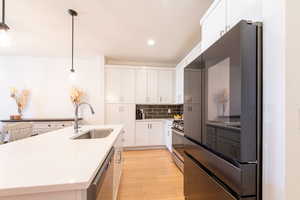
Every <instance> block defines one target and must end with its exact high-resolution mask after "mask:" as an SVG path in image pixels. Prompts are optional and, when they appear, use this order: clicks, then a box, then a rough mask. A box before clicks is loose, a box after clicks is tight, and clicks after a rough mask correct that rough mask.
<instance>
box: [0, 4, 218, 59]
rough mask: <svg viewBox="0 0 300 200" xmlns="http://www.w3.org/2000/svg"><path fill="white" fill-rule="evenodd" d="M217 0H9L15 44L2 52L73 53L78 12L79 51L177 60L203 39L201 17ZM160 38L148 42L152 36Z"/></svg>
mask: <svg viewBox="0 0 300 200" xmlns="http://www.w3.org/2000/svg"><path fill="white" fill-rule="evenodd" d="M211 3H212V0H7V1H6V4H7V5H6V6H7V24H8V25H9V26H10V28H11V31H10V33H11V36H12V38H13V45H12V46H11V47H9V48H0V54H1V55H30V56H69V55H70V42H71V38H70V31H71V17H70V16H69V15H68V14H67V9H69V8H72V9H75V10H77V11H78V13H79V16H78V17H77V18H76V22H75V23H76V33H75V37H76V38H75V39H76V56H79V57H86V56H94V55H97V54H104V55H105V56H107V57H108V58H110V59H112V60H118V61H135V62H151V63H162V64H163V63H164V64H169V65H170V64H175V63H178V62H179V61H180V59H181V58H182V57H183V56H185V55H186V53H187V52H188V51H189V50H190V49H191V48H192V47H193V46H194V45H195V44H196V43H197V42H198V41H200V25H199V20H200V18H201V16H202V15H203V14H204V12H205V11H206V10H207V8H208V7H209V5H210V4H211ZM149 38H152V39H154V40H155V41H156V45H155V46H154V47H149V46H147V39H149Z"/></svg>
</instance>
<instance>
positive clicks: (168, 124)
mask: <svg viewBox="0 0 300 200" xmlns="http://www.w3.org/2000/svg"><path fill="white" fill-rule="evenodd" d="M172 123H173V121H172V120H167V121H166V122H165V127H164V128H165V142H166V146H167V149H168V150H169V151H170V152H172Z"/></svg>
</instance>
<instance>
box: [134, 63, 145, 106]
mask: <svg viewBox="0 0 300 200" xmlns="http://www.w3.org/2000/svg"><path fill="white" fill-rule="evenodd" d="M147 74H148V73H147V70H144V69H140V70H136V85H135V88H136V89H135V92H136V95H135V101H136V103H144V102H147V100H148V99H147V94H148V92H147V88H148V83H147Z"/></svg>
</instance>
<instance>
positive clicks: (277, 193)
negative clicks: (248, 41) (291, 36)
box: [262, 0, 294, 200]
mask: <svg viewBox="0 0 300 200" xmlns="http://www.w3.org/2000/svg"><path fill="white" fill-rule="evenodd" d="M284 1H285V0H263V1H262V3H263V6H262V13H263V23H264V35H263V37H264V42H263V45H264V51H263V53H264V63H263V65H264V70H263V73H264V78H263V84H264V87H263V88H264V91H263V95H264V102H263V107H264V111H263V115H264V116H263V134H264V137H263V144H264V145H263V156H264V157H263V160H264V161H263V199H264V200H283V199H284V195H285V106H284V104H285V75H284V74H285V22H284V17H285V16H284V15H285V11H284ZM291 200H294V199H291Z"/></svg>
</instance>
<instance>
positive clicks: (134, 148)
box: [124, 145, 167, 151]
mask: <svg viewBox="0 0 300 200" xmlns="http://www.w3.org/2000/svg"><path fill="white" fill-rule="evenodd" d="M155 149H167V147H166V146H164V145H160V146H136V147H124V151H136V150H155Z"/></svg>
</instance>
